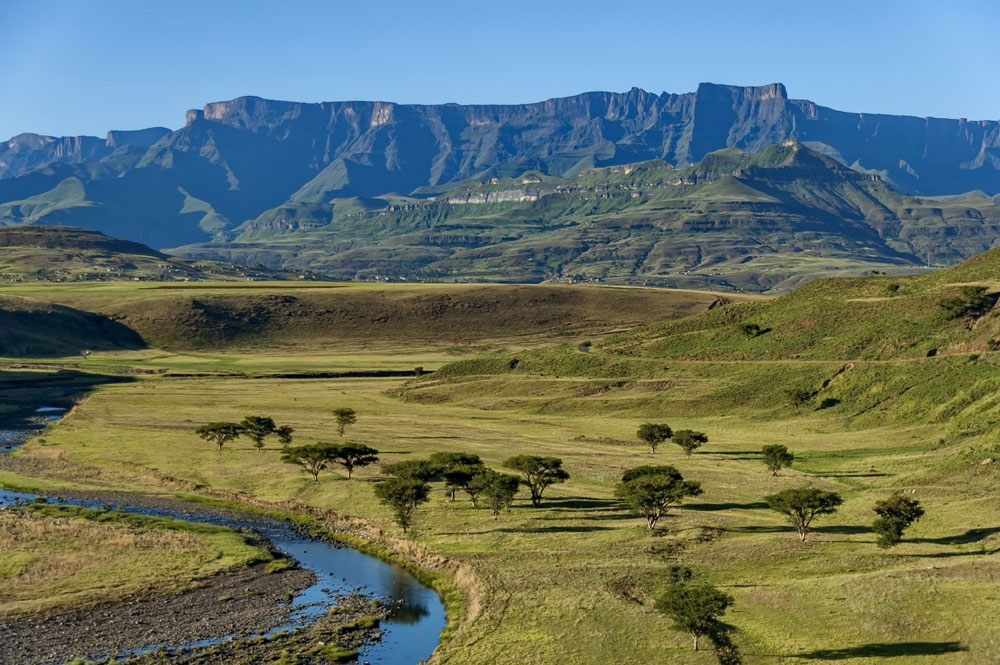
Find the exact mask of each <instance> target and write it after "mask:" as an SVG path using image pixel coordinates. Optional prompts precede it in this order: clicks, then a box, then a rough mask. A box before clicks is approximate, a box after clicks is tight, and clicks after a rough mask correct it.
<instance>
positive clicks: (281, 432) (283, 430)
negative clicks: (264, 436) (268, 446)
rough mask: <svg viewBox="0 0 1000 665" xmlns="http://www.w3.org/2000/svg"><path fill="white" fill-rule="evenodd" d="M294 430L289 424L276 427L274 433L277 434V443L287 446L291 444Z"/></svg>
mask: <svg viewBox="0 0 1000 665" xmlns="http://www.w3.org/2000/svg"><path fill="white" fill-rule="evenodd" d="M294 431H295V430H294V429H292V427H291V426H289V425H282V426H281V427H276V428H275V429H274V433H275V434H277V435H278V443H280V444H281V445H282V446H287V445H289V444H291V442H292V432H294Z"/></svg>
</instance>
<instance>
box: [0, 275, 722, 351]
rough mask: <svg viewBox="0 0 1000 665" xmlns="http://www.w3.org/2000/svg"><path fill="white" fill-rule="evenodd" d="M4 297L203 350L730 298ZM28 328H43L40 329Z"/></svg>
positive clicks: (444, 329)
mask: <svg viewBox="0 0 1000 665" xmlns="http://www.w3.org/2000/svg"><path fill="white" fill-rule="evenodd" d="M3 294H11V296H10V297H8V298H7V300H6V302H7V303H8V307H9V309H10V311H9V312H6V314H7V315H9V316H13V312H14V311H17V310H18V307H20V306H21V305H24V306H26V305H25V303H28V302H29V301H28V300H27V298H31V299H32V300H31V301H30V302H35V301H40V300H41V299H43V298H44V299H46V300H48V301H50V302H53V303H58V305H53V307H59V306H64V307H63V309H65V307H70V306H71V307H74V308H78V309H81V310H86V311H90V312H100V313H101V315H102V316H103V317H105V318H106V319H111V320H113V322H114V326H116V327H117V328H119V329H121V330H126V331H128V332H130V333H133V334H134V335H137V336H138V337H141V339H142V340H143V343H144V344H146V345H149V346H152V347H170V348H173V349H201V350H206V351H214V350H219V349H224V348H239V347H247V346H249V347H257V348H259V347H263V346H273V345H279V346H280V345H298V346H312V347H317V346H327V347H338V346H339V347H340V348H343V349H345V350H347V349H356V348H357V347H358V346H359V345H362V346H369V345H376V346H379V345H381V346H395V347H398V348H406V347H411V346H425V347H427V346H438V347H440V346H447V345H455V344H462V343H466V342H483V341H489V340H504V341H505V342H510V341H513V340H520V341H522V342H529V341H533V342H535V343H537V342H538V340H540V339H551V338H553V337H556V338H559V337H561V338H562V339H567V340H568V339H577V338H585V337H587V336H601V335H606V334H608V333H613V332H617V331H620V330H624V329H627V328H632V327H635V326H637V325H641V324H643V323H650V322H653V321H661V320H664V319H671V318H677V317H680V316H687V315H690V314H693V313H697V312H703V311H706V310H707V309H708V308H710V307H712V306H716V305H718V304H721V303H723V302H729V301H731V300H732V299H733V297H731V296H721V295H720V294H715V293H709V292H701V291H672V290H663V289H642V288H618V287H598V286H570V285H559V286H535V285H528V286H520V285H509V286H507V285H488V286H484V285H401V284H393V285H376V284H335V283H321V282H297V283H291V282H270V283H269V282H255V283H253V284H246V283H241V284H225V283H198V284H168V283H159V284H145V283H127V282H126V283H117V284H79V285H77V284H66V285H58V286H56V285H48V284H37V285H32V284H24V285H15V286H10V287H6V288H2V289H0V295H3ZM14 294H17V296H20V298H17V297H15V296H14ZM736 299H737V300H739V299H741V298H740V297H736ZM3 312H4V310H2V309H0V315H2V313H3ZM133 331H134V332H133ZM11 333H12V335H13V334H14V331H11ZM33 334H35V335H52V334H53V333H52V329H51V328H41V329H38V330H36V331H34V333H33ZM83 339H85V337H83ZM63 342H65V343H66V344H70V345H71V344H72V343H75V342H74V341H73V340H70V339H66V340H63ZM60 343H62V342H60ZM100 348H111V347H100ZM133 348H134V347H133ZM76 350H77V351H78V349H76ZM10 355H16V354H10Z"/></svg>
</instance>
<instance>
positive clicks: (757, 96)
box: [695, 83, 788, 101]
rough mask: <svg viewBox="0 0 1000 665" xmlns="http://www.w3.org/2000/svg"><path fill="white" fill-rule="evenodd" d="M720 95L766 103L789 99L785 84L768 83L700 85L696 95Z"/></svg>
mask: <svg viewBox="0 0 1000 665" xmlns="http://www.w3.org/2000/svg"><path fill="white" fill-rule="evenodd" d="M719 93H723V94H730V95H732V96H733V97H737V96H739V97H742V98H745V99H750V100H755V101H766V100H768V99H784V100H787V99H788V91H787V90H785V84H783V83H768V84H766V85H749V86H741V85H725V84H721V83H699V84H698V91H697V92H696V93H695V94H696V95H698V96H699V97H701V96H704V95H713V94H715V95H718V94H719Z"/></svg>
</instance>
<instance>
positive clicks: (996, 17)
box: [0, 0, 1000, 139]
mask: <svg viewBox="0 0 1000 665" xmlns="http://www.w3.org/2000/svg"><path fill="white" fill-rule="evenodd" d="M0 26H2V32H0V35H2V38H0V102H2V103H0V139H4V138H6V137H9V136H12V135H14V134H17V133H20V132H24V131H30V132H38V133H44V134H55V135H74V134H97V135H102V136H103V134H104V132H105V131H107V130H108V129H136V128H140V127H147V126H153V125H164V126H168V127H179V126H180V125H182V124H183V119H184V111H185V110H186V109H188V108H200V107H202V106H204V104H205V103H206V102H211V101H217V100H223V99H230V98H233V97H238V96H240V95H259V96H261V97H269V98H274V99H292V100H300V101H323V100H346V99H380V100H390V101H399V102H419V103H440V102H460V103H515V102H530V101H537V100H541V99H546V98H549V97H559V96H564V95H571V94H575V93H578V92H583V91H587V90H616V91H622V90H627V89H629V88H631V87H633V86H638V87H641V88H645V89H647V90H650V91H653V92H657V93H659V92H662V91H668V92H687V91H691V90H694V89H695V87H696V86H697V84H698V83H699V82H700V81H712V82H716V83H732V84H739V85H756V84H763V83H769V82H774V81H781V82H783V83H785V85H786V86H787V87H788V92H789V95H790V96H792V97H795V98H804V99H811V100H813V101H815V102H817V103H820V104H822V105H824V106H831V107H834V108H839V109H842V110H848V111H867V112H885V113H905V114H912V115H918V116H925V115H933V116H941V117H966V118H970V119H998V118H1000V86H998V85H997V81H998V77H1000V75H998V71H1000V67H998V65H1000V39H997V37H996V36H997V34H1000V5H997V4H996V3H993V2H987V1H980V0H967V1H964V2H962V1H960V0H954V1H952V2H944V1H943V0H938V1H936V2H931V1H924V0H911V1H909V2H903V1H899V2H896V1H891V0H884V1H881V2H878V1H872V0H868V1H866V2H861V1H855V0H828V1H827V0H799V1H797V2H787V1H778V0H773V1H767V0H759V1H755V2H750V1H747V0H741V1H732V2H728V1H726V2H724V1H720V0H697V1H696V2H691V0H686V1H684V2H672V1H666V0H661V1H659V2H656V1H648V2H647V1H645V0H630V1H628V2H609V1H608V0H604V1H602V2H595V1H591V0H575V1H574V2H564V1H562V0H537V1H535V2H522V1H521V0H505V1H504V2H490V3H486V2H477V1H475V0H465V1H462V2H452V1H450V0H444V1H440V2H431V1H429V0H425V2H414V1H413V0H409V1H404V0H399V1H395V0H394V1H388V0H386V1H379V0H369V1H365V2H357V1H354V2H339V1H330V2H305V1H295V0H284V1H283V2H273V1H271V2H258V1H256V0H241V1H239V2H236V1H232V0H200V1H198V2H194V1H191V0H171V1H169V2H167V1H165V0H164V1H159V2H158V1H155V0H143V1H140V0H2V1H0Z"/></svg>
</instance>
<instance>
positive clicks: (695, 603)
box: [655, 583, 733, 651]
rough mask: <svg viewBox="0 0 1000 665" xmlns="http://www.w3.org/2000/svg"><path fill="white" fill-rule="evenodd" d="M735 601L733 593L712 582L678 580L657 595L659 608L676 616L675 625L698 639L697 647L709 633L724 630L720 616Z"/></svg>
mask: <svg viewBox="0 0 1000 665" xmlns="http://www.w3.org/2000/svg"><path fill="white" fill-rule="evenodd" d="M732 604H733V597H732V596H730V595H729V594H727V593H725V592H723V591H720V590H718V589H716V588H715V587H714V586H712V585H711V584H683V583H675V584H671V585H669V586H667V587H666V588H665V589H664V590H663V591H662V592H661V593H660V595H659V596H658V597H657V598H656V604H655V607H656V609H657V610H658V611H659V612H660V613H661V614H664V615H666V616H668V617H670V618H671V619H673V620H674V625H673V628H674V629H675V630H682V631H684V632H686V633H688V634H690V635H691V637H692V638H693V639H694V650H695V651H697V650H698V641H699V640H700V639H701V638H702V637H703V636H705V635H714V634H724V633H725V632H726V629H725V627H724V625H723V624H722V622H721V621H720V620H719V619H720V617H721V616H722V615H723V614H725V613H726V610H727V609H729V606H730V605H732Z"/></svg>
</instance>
